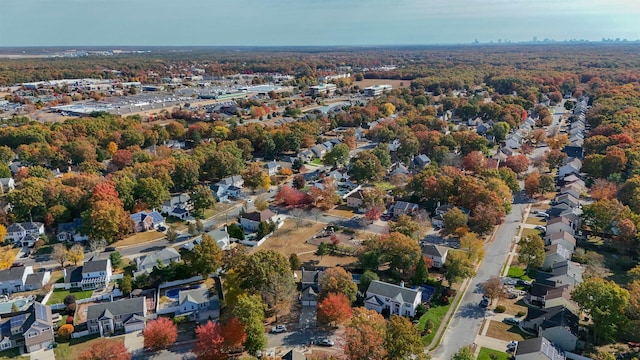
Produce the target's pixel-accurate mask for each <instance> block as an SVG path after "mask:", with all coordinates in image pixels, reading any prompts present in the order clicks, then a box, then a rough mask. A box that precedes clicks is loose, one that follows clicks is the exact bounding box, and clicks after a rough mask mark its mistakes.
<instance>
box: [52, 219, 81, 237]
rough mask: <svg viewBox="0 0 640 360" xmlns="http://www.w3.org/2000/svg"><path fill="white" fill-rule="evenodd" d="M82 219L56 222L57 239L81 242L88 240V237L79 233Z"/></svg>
mask: <svg viewBox="0 0 640 360" xmlns="http://www.w3.org/2000/svg"><path fill="white" fill-rule="evenodd" d="M81 226H82V219H81V218H75V219H73V221H72V222H69V223H62V224H58V232H57V234H56V237H57V238H58V241H61V242H64V241H71V242H81V241H87V240H89V237H88V236H86V235H84V234H81V233H80V227H81Z"/></svg>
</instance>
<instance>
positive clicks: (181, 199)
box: [162, 194, 191, 207]
mask: <svg viewBox="0 0 640 360" xmlns="http://www.w3.org/2000/svg"><path fill="white" fill-rule="evenodd" d="M190 200H191V196H189V194H179V195H175V196H172V197H171V199H169V200H168V201H165V202H164V204H162V206H168V207H173V206H176V205H178V204H186V203H187V202H189V201H190Z"/></svg>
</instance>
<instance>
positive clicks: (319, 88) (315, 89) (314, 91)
mask: <svg viewBox="0 0 640 360" xmlns="http://www.w3.org/2000/svg"><path fill="white" fill-rule="evenodd" d="M332 91H336V85H335V84H320V85H315V86H310V87H309V94H310V95H311V96H314V95H322V94H329V93H331V92H332Z"/></svg>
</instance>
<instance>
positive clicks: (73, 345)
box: [53, 335, 124, 360]
mask: <svg viewBox="0 0 640 360" xmlns="http://www.w3.org/2000/svg"><path fill="white" fill-rule="evenodd" d="M100 339H101V338H100V337H98V336H97V335H95V336H85V337H82V338H79V339H71V340H70V341H69V342H68V343H59V344H58V346H57V347H56V348H54V349H53V352H54V354H55V356H56V359H60V360H66V359H77V358H78V357H79V356H80V354H81V353H82V352H83V351H85V350H87V349H90V348H92V347H93V346H95V344H96V342H97V341H98V340H100ZM105 340H106V341H108V342H109V343H113V344H116V343H124V337H119V338H115V339H105Z"/></svg>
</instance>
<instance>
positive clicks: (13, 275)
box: [0, 266, 27, 282]
mask: <svg viewBox="0 0 640 360" xmlns="http://www.w3.org/2000/svg"><path fill="white" fill-rule="evenodd" d="M26 269H27V268H26V267H24V266H20V267H14V268H10V269H6V270H0V282H3V281H11V280H18V279H22V275H23V274H24V271H25V270H26Z"/></svg>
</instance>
